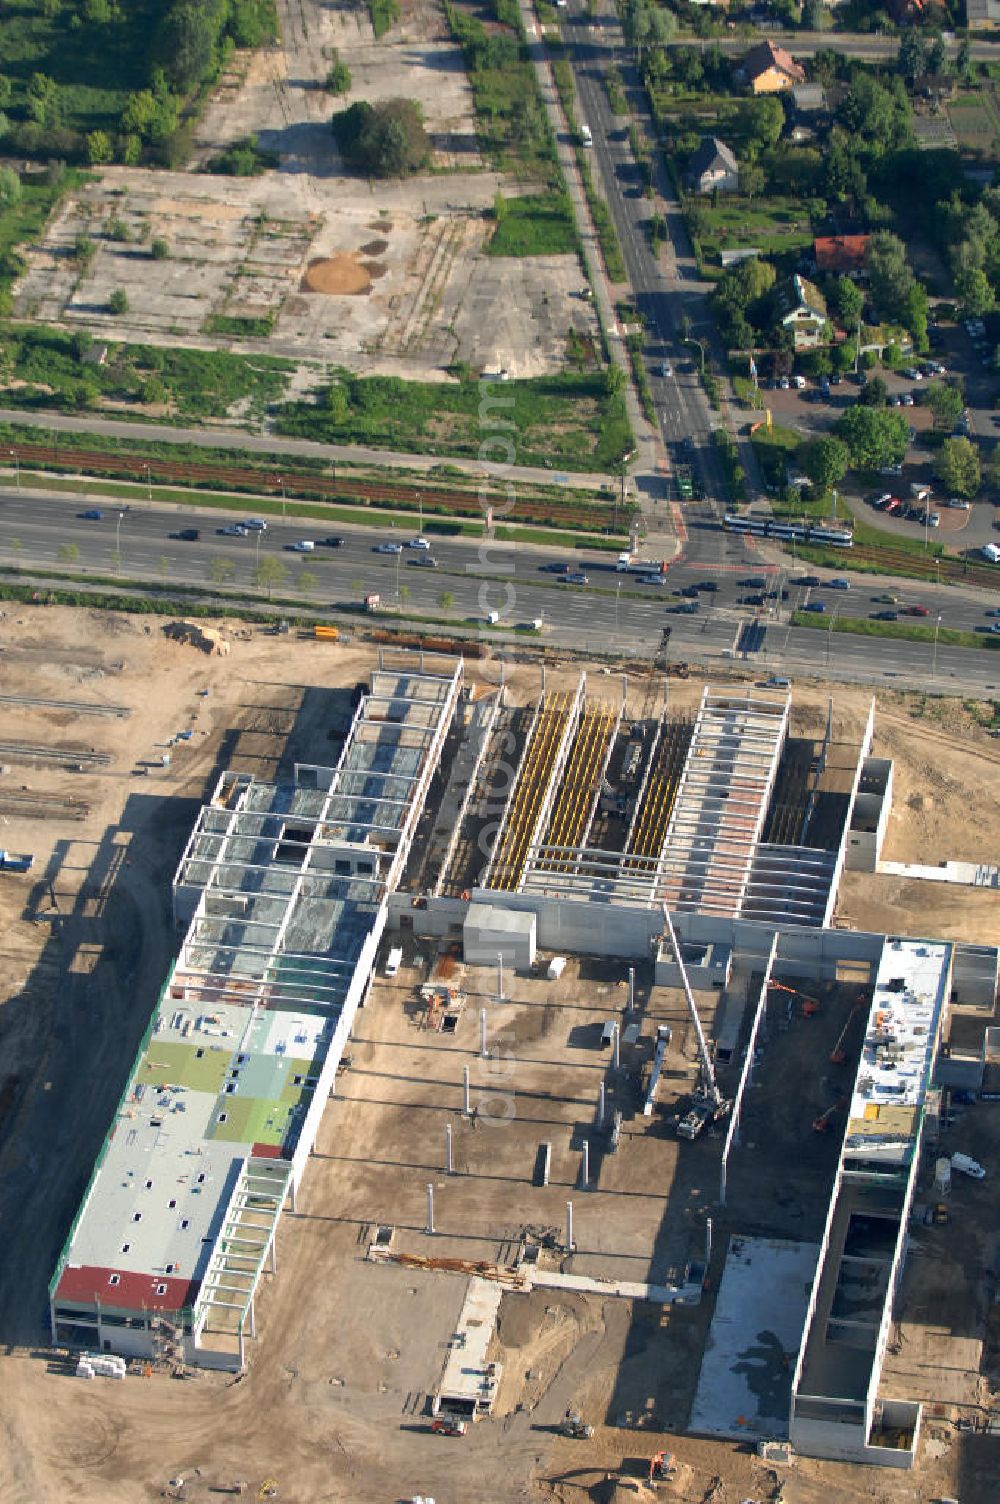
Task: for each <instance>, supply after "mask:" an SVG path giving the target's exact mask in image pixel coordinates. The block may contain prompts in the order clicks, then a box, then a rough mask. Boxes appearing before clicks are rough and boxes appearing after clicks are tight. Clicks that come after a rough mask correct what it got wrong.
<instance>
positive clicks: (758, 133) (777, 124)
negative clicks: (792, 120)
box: [742, 94, 785, 153]
mask: <svg viewBox="0 0 1000 1504" xmlns="http://www.w3.org/2000/svg"><path fill="white" fill-rule="evenodd" d="M742 114H743V122H744V130H745V133H746V145H747V150H748V151H749V152H751V153H755V152H761V151H769V150H770V149H771V148H772V147H774V146H777V144H778V142H779V140H780V139H781V132H782V131H783V130H784V128H785V112H784V110H783V109H782V107H781V100H780V99H778V98H776V97H775V95H773V94H766V95H765V96H764V97H763V98H762V99H751V100H750V101H749V102H748V103H747V104H746V105H745V106H744V108H743V111H742Z"/></svg>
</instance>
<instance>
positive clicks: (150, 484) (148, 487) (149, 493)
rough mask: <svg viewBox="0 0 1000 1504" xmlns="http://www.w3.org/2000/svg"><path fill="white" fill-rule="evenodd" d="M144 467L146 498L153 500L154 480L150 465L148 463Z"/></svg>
mask: <svg viewBox="0 0 1000 1504" xmlns="http://www.w3.org/2000/svg"><path fill="white" fill-rule="evenodd" d="M142 468H143V469H144V470H145V472H146V500H147V501H152V499H153V482H152V480H151V479H150V474H149V466H148V465H143V467H142Z"/></svg>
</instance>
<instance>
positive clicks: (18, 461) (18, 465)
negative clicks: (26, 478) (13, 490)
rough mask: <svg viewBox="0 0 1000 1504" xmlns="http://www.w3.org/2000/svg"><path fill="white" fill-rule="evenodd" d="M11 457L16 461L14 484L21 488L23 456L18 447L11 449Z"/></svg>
mask: <svg viewBox="0 0 1000 1504" xmlns="http://www.w3.org/2000/svg"><path fill="white" fill-rule="evenodd" d="M10 457H11V459H12V460H13V461H14V484H15V485H16V486H17V489H18V490H19V491H20V489H21V457H20V455H19V454H18V452H17V450H16V449H12V450H11V451H10Z"/></svg>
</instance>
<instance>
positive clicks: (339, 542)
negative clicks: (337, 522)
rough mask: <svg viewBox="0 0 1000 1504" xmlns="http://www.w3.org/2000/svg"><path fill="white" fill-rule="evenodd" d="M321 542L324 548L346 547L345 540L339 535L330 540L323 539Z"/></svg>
mask: <svg viewBox="0 0 1000 1504" xmlns="http://www.w3.org/2000/svg"><path fill="white" fill-rule="evenodd" d="M320 542H321V543H322V545H323V547H324V548H343V546H344V540H343V538H341V537H340V536H339V535H334V536H332V537H330V538H321V539H320Z"/></svg>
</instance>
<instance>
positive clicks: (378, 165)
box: [330, 99, 431, 178]
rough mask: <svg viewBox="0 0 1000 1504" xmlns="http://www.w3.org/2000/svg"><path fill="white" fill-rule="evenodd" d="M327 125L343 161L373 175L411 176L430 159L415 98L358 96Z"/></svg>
mask: <svg viewBox="0 0 1000 1504" xmlns="http://www.w3.org/2000/svg"><path fill="white" fill-rule="evenodd" d="M330 126H331V129H332V131H333V135H334V139H335V140H336V142H337V145H338V146H339V147H340V150H341V153H342V154H343V157H344V160H345V162H347V163H348V165H349V166H351V167H355V168H357V169H358V170H359V171H360V172H365V173H370V174H371V175H372V176H373V177H379V178H403V177H410V176H412V174H413V173H415V172H419V171H420V169H421V168H422V167H426V165H427V163H428V162H429V161H430V156H431V143H430V137H429V136H428V135H427V132H426V131H425V130H424V119H423V111H422V110H421V108H420V106H419V104H418V103H417V102H416V100H415V99H385V100H380V101H379V103H378V104H369V103H368V101H367V100H364V99H359V100H357V101H356V103H354V104H352V105H349V106H348V108H347V109H346V110H341V111H340V112H339V113H338V114H336V115H334V117H333V119H332V120H331V122H330Z"/></svg>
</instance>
